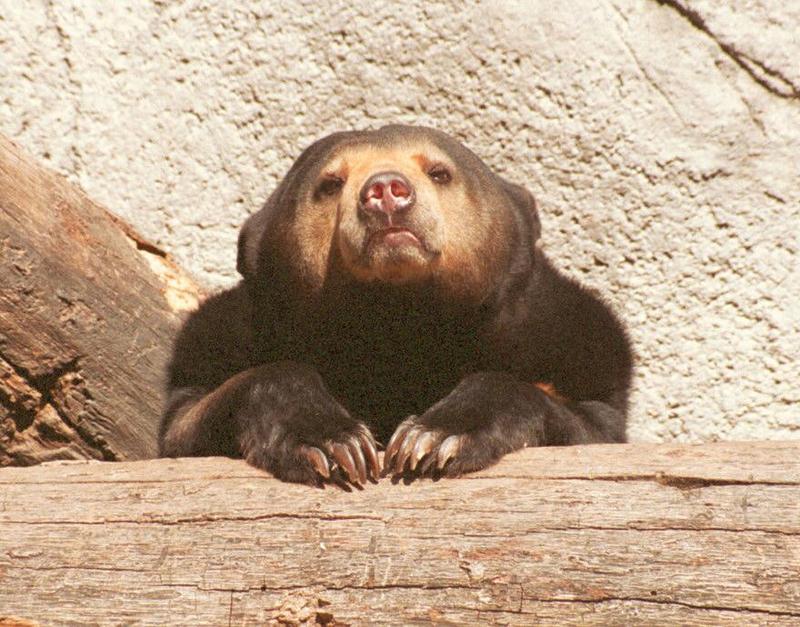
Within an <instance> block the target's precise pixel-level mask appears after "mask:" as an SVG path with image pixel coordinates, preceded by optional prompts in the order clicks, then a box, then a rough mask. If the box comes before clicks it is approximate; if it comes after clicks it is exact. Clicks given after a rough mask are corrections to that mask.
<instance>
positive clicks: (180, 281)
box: [0, 136, 198, 465]
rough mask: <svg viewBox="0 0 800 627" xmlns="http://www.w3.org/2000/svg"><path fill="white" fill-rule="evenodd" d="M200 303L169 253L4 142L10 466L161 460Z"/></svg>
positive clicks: (1, 397)
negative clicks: (190, 317)
mask: <svg viewBox="0 0 800 627" xmlns="http://www.w3.org/2000/svg"><path fill="white" fill-rule="evenodd" d="M197 298H198V290H197V288H196V286H195V285H194V284H193V283H192V282H191V281H190V280H189V279H187V277H186V276H185V275H183V274H182V273H181V272H180V271H179V270H178V269H177V267H176V266H175V265H174V264H173V263H172V262H171V261H170V260H169V258H168V257H167V256H166V255H165V254H164V253H163V252H161V251H160V250H158V248H156V247H155V246H153V245H152V244H149V243H148V242H146V241H144V240H143V239H142V238H141V237H139V236H138V235H137V234H136V233H135V232H134V231H133V230H132V228H131V227H129V226H128V225H127V224H125V223H123V222H122V221H121V220H119V219H118V218H116V217H114V216H113V215H112V214H110V213H109V212H108V211H106V210H105V209H104V208H102V207H100V206H99V205H97V204H95V203H93V202H92V201H91V200H89V199H88V198H87V197H86V195H85V194H84V193H83V192H81V191H80V190H78V189H77V188H76V187H75V186H73V185H70V184H69V183H68V182H67V181H66V180H65V179H64V178H62V177H60V176H58V175H56V174H54V173H52V172H49V171H47V170H45V169H43V168H41V167H40V166H38V165H36V163H34V161H33V160H32V159H31V158H30V157H29V156H27V155H25V154H24V153H23V152H22V151H21V150H20V149H19V148H18V147H17V146H16V145H15V144H13V143H12V142H10V141H9V140H8V139H6V138H4V137H2V136H0V465H8V464H34V463H38V462H41V461H44V460H52V459H81V458H96V459H107V460H118V459H140V458H146V457H152V456H153V455H154V454H155V453H156V430H157V425H158V416H159V412H160V411H161V406H162V398H161V391H162V388H163V381H162V378H163V372H164V365H165V363H166V360H167V358H168V354H169V350H170V346H171V343H172V337H173V335H174V333H175V330H176V328H177V325H178V324H179V321H180V320H179V319H180V316H179V313H180V312H181V311H182V310H183V309H187V308H191V307H192V306H194V305H195V304H196V302H197Z"/></svg>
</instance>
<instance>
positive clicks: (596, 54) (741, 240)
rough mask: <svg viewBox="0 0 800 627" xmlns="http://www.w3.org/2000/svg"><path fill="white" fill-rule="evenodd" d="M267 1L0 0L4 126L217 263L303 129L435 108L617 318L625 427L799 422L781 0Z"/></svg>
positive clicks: (798, 93) (791, 64) (789, 89)
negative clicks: (631, 386)
mask: <svg viewBox="0 0 800 627" xmlns="http://www.w3.org/2000/svg"><path fill="white" fill-rule="evenodd" d="M276 5H277V3H267V2H264V3H261V4H256V3H251V2H245V1H244V0H240V1H238V2H218V1H215V0H191V1H190V0H183V1H170V2H168V1H165V0H150V1H142V0H115V1H114V2H105V1H103V0H92V1H89V0H50V1H47V2H45V1H42V2H20V1H19V0H0V132H3V133H5V134H7V135H9V136H10V137H11V138H13V139H14V140H16V141H18V142H19V143H21V144H22V145H23V146H25V147H26V148H27V149H28V150H30V151H32V152H33V153H34V154H36V155H37V156H38V157H40V158H41V159H42V160H43V161H44V162H45V163H47V164H48V165H49V166H50V167H53V168H55V169H57V170H58V171H60V172H62V173H64V174H66V175H67V176H68V177H69V178H70V179H71V180H73V181H75V182H77V183H79V184H80V185H81V186H82V187H83V188H84V189H85V190H86V191H87V192H88V193H89V194H90V195H91V196H92V197H93V198H95V199H96V200H98V201H100V202H102V203H104V204H106V205H107V206H108V207H110V208H111V209H113V210H114V211H116V212H118V213H119V214H120V215H122V216H123V217H125V218H127V219H128V220H129V221H130V222H132V223H133V224H134V225H136V226H137V227H138V228H139V229H140V230H141V231H142V232H143V233H144V234H145V235H146V236H147V237H148V238H150V239H151V240H153V241H155V242H157V243H158V244H159V245H161V246H162V247H164V248H166V249H167V250H169V251H171V252H172V253H174V254H175V256H176V257H177V258H178V259H179V260H180V261H181V262H182V263H183V264H184V265H185V266H186V267H188V268H189V269H190V270H192V271H193V272H194V273H195V274H196V276H197V277H198V278H199V279H200V280H201V281H204V282H205V283H206V284H208V285H212V286H223V285H227V284H230V283H231V282H233V281H235V280H236V274H235V269H234V260H235V243H236V234H237V229H238V227H239V225H240V223H241V222H242V220H243V219H244V218H245V216H247V215H248V214H249V213H250V212H252V211H255V210H256V209H257V208H258V206H259V205H260V203H261V202H263V200H264V199H265V197H266V196H267V194H268V193H269V191H270V190H271V189H272V187H273V186H274V185H275V182H276V181H277V180H278V179H279V178H280V177H281V176H282V174H283V173H284V172H285V171H286V169H287V167H288V166H289V164H290V163H291V161H292V159H293V158H294V157H295V156H296V155H297V154H298V152H299V151H300V150H301V149H302V148H303V147H304V146H305V145H306V144H307V143H308V142H310V141H311V140H312V139H314V138H316V137H319V136H321V135H323V134H325V133H328V132H330V131H333V130H336V129H342V128H350V127H369V126H378V125H381V124H383V123H385V122H390V121H404V122H412V123H423V124H428V125H433V126H436V127H439V128H441V129H443V130H446V131H449V132H450V133H452V134H454V135H456V136H458V137H460V138H461V139H462V140H463V141H464V142H466V143H467V144H468V145H469V146H470V147H471V148H473V149H474V150H475V151H476V152H477V153H479V154H480V155H481V156H483V157H484V159H485V160H486V161H487V162H488V163H489V164H491V166H493V167H494V168H496V169H497V170H499V171H501V172H503V173H504V174H506V175H507V176H509V177H510V178H512V179H513V180H515V181H518V182H521V183H524V184H526V185H527V186H528V187H529V188H530V189H531V190H532V191H533V192H534V193H535V194H536V195H537V197H538V199H539V201H540V205H541V211H542V220H543V224H544V229H545V243H546V247H547V249H548V250H549V252H550V253H551V256H552V257H553V258H554V259H555V260H556V261H557V264H558V265H559V266H560V267H561V268H563V269H564V270H566V271H567V272H569V273H570V274H572V275H574V276H577V277H580V278H582V279H584V280H585V282H586V283H588V284H589V285H592V286H594V287H596V288H598V289H600V290H601V291H602V292H604V293H605V294H606V295H607V296H608V298H609V300H611V301H612V302H613V303H614V305H615V306H616V307H617V309H618V310H619V311H620V313H621V315H622V316H623V317H624V319H625V320H626V321H627V323H628V324H629V326H630V328H631V332H632V335H633V338H634V341H635V343H636V348H637V352H638V357H639V364H638V373H637V379H636V392H635V396H634V406H633V412H632V420H631V428H630V435H631V437H632V438H633V439H647V440H654V439H655V440H658V439H661V440H672V439H677V440H705V439H717V438H726V439H741V438H762V437H765V438H798V437H800V412H798V401H800V366H798V358H799V357H800V308H799V303H800V299H799V298H798V294H799V293H800V271H799V270H800V268H798V259H800V256H799V255H798V233H800V208H799V207H800V165H799V164H800V26H798V25H800V3H796V2H783V1H782V0H750V1H749V2H747V3H742V2H737V3H728V2H723V1H722V0H663V1H661V2H659V1H656V0H648V1H645V0H607V1H605V2H596V1H595V0H581V1H578V2H572V3H563V4H562V3H559V6H558V8H557V9H556V8H552V7H553V6H555V5H554V4H553V3H549V2H544V1H541V2H532V1H529V0H516V1H514V0H511V1H508V2H476V3H463V2H428V1H425V0H413V1H409V2H405V3H391V2H388V1H374V2H365V1H353V0H347V1H345V2H338V1H327V0H326V1H322V2H319V1H317V2H294V3H287V5H286V6H276ZM729 5H735V6H736V8H735V9H733V8H731V6H729ZM0 236H2V234H0ZM1 280H2V279H0V281H1Z"/></svg>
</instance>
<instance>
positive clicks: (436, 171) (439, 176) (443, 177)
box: [428, 164, 453, 185]
mask: <svg viewBox="0 0 800 627" xmlns="http://www.w3.org/2000/svg"><path fill="white" fill-rule="evenodd" d="M428 176H429V177H430V179H431V180H432V181H433V182H434V183H438V184H439V185H446V184H447V183H449V182H450V181H452V180H453V175H452V174H450V170H448V169H447V168H446V167H445V166H443V165H441V164H437V165H435V166H433V167H432V168H431V169H430V170H428Z"/></svg>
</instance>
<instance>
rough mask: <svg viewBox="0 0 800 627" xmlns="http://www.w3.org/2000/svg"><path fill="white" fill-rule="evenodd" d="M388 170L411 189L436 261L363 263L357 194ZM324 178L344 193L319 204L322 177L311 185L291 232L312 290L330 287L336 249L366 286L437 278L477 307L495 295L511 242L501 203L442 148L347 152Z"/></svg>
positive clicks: (417, 220)
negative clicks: (435, 175) (444, 173)
mask: <svg viewBox="0 0 800 627" xmlns="http://www.w3.org/2000/svg"><path fill="white" fill-rule="evenodd" d="M434 165H437V166H438V165H442V166H444V167H446V168H447V169H448V170H449V171H450V172H451V174H452V180H450V181H449V182H448V183H446V184H437V183H435V182H434V181H433V180H431V178H430V176H429V172H430V169H431V168H432V167H433V166H434ZM384 171H392V172H399V173H400V174H402V175H403V176H404V177H406V178H407V179H408V181H409V182H410V183H411V185H412V186H413V187H414V191H415V194H416V203H415V205H414V207H413V208H412V209H411V210H410V211H409V213H408V217H407V220H408V224H409V226H410V228H411V229H412V231H415V229H416V231H418V232H419V233H418V234H419V235H420V236H421V237H424V239H425V241H426V243H427V244H428V245H429V247H430V248H431V249H432V250H434V251H435V254H434V255H429V256H428V257H424V256H422V255H420V256H419V257H417V256H415V255H414V254H413V251H411V252H410V253H409V254H408V255H406V256H403V255H395V256H394V257H392V256H391V255H388V254H387V255H383V256H381V255H377V256H373V257H369V256H366V257H365V255H364V253H363V250H364V246H365V242H366V241H367V232H366V226H365V225H364V223H363V220H362V219H361V218H360V217H359V215H358V202H359V193H360V191H361V188H362V186H363V184H364V183H365V182H366V180H367V179H368V178H369V177H370V176H372V175H373V174H376V173H378V172H384ZM321 173H322V174H321V177H322V176H327V177H339V178H341V179H342V180H343V181H344V183H343V186H342V188H341V190H340V191H339V192H338V193H337V194H335V195H332V196H330V197H320V198H315V197H314V190H315V189H316V186H317V185H318V183H319V181H320V180H321V178H318V179H317V180H316V181H307V182H306V184H305V185H304V189H305V191H304V192H303V194H302V195H301V197H300V198H298V206H297V210H296V218H295V222H294V224H293V227H292V234H293V245H294V246H295V247H296V257H295V260H296V262H297V264H298V270H299V272H300V275H301V276H302V277H303V279H304V281H305V282H306V284H307V285H308V286H309V287H310V288H311V289H312V290H315V289H317V288H319V287H321V286H322V284H323V283H324V281H325V277H326V273H327V272H328V270H329V263H330V253H331V250H332V246H338V249H339V252H340V253H341V257H342V259H343V263H344V265H345V268H346V269H347V270H348V271H349V272H350V273H351V274H352V275H353V276H354V277H355V278H357V279H358V280H361V281H365V282H367V281H373V280H379V281H387V282H390V283H402V282H409V281H417V280H422V279H424V278H426V277H432V278H433V279H434V280H435V281H436V282H437V284H439V285H440V286H442V287H443V288H444V289H446V290H449V291H450V292H452V293H454V294H455V295H457V296H458V297H462V298H469V299H473V300H480V299H481V298H483V297H484V295H485V294H486V293H487V292H488V291H489V289H491V287H492V282H493V277H494V276H495V274H496V272H497V269H498V267H499V266H500V265H501V264H502V263H503V260H504V256H505V250H506V248H507V242H508V228H509V225H508V224H507V222H508V220H507V216H505V215H502V212H503V210H505V207H504V200H503V199H502V198H501V194H500V193H499V192H498V190H497V189H495V188H494V186H487V185H483V186H481V185H478V184H476V181H475V180H474V177H473V176H472V175H471V174H470V173H469V172H466V171H465V170H464V169H463V168H462V167H459V164H457V163H454V162H453V160H452V159H451V158H450V157H449V155H447V154H445V153H444V152H443V151H442V150H441V149H439V148H438V147H437V146H435V145H433V144H431V143H429V142H425V141H422V140H414V141H413V142H411V141H409V142H407V143H398V144H396V145H393V146H371V145H368V144H360V145H350V146H344V147H342V148H340V149H339V150H337V151H336V152H335V153H334V155H333V156H332V157H331V158H330V159H329V160H328V162H327V163H325V164H324V165H323V167H322V169H321ZM483 178H484V179H485V178H486V177H485V176H484V177H483ZM398 258H399V261H398Z"/></svg>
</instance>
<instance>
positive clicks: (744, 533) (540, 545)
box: [0, 442, 800, 625]
mask: <svg viewBox="0 0 800 627" xmlns="http://www.w3.org/2000/svg"><path fill="white" fill-rule="evenodd" d="M798 458H800V442H793V443H792V442H759V443H744V442H741V443H715V444H706V445H695V446H688V445H664V444H661V445H646V444H635V445H630V444H628V445H606V446H583V447H573V448H566V449H564V448H551V449H528V450H526V451H523V452H521V453H517V454H515V455H511V456H509V457H507V458H506V459H505V460H503V461H502V462H501V463H500V464H499V465H497V466H496V467H494V468H491V469H489V470H487V471H484V472H482V473H478V474H475V475H472V476H469V477H465V478H462V479H459V480H450V481H440V482H437V483H432V482H429V481H424V482H420V483H416V484H413V485H410V486H404V485H402V484H399V485H392V484H391V483H390V482H389V481H382V482H381V483H380V484H378V485H371V486H369V487H368V488H367V489H365V490H364V491H363V492H352V493H344V492H341V491H339V490H336V489H330V488H329V489H326V490H318V489H314V488H308V487H303V486H296V485H289V484H283V483H279V482H277V481H275V480H274V479H272V478H270V477H268V476H267V475H265V474H263V473H260V472H259V471H257V470H255V469H253V468H250V467H248V466H247V465H246V464H244V463H243V462H241V461H236V460H229V459H222V458H207V459H179V460H169V459H165V460H152V461H146V462H126V463H116V464H109V463H101V462H55V463H52V464H45V465H42V466H37V467H35V468H6V469H0V616H3V615H5V616H6V617H8V618H14V619H15V620H30V621H35V622H41V623H43V624H64V623H70V622H72V623H73V624H74V623H80V624H94V623H102V624H119V623H125V624H152V625H160V624H167V623H170V624H171V623H183V624H192V625H206V624H209V625H226V624H228V625H240V624H263V623H265V622H269V621H278V622H280V621H282V622H285V623H290V624H295V623H298V622H304V621H306V622H309V623H314V622H317V623H327V624H348V623H350V624H376V623H377V624H398V625H409V624H430V623H435V624H450V623H452V624H495V623H497V624H520V625H529V624H558V625H563V624H575V623H578V624H599V625H608V624H620V625H631V624H681V625H707V624H715V625H742V624H749V625H797V624H798V621H800V570H799V569H798V564H799V563H800V562H798V560H800V506H799V505H798V503H800V464H798V461H797V460H798ZM1 623H2V619H0V624H1Z"/></svg>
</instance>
